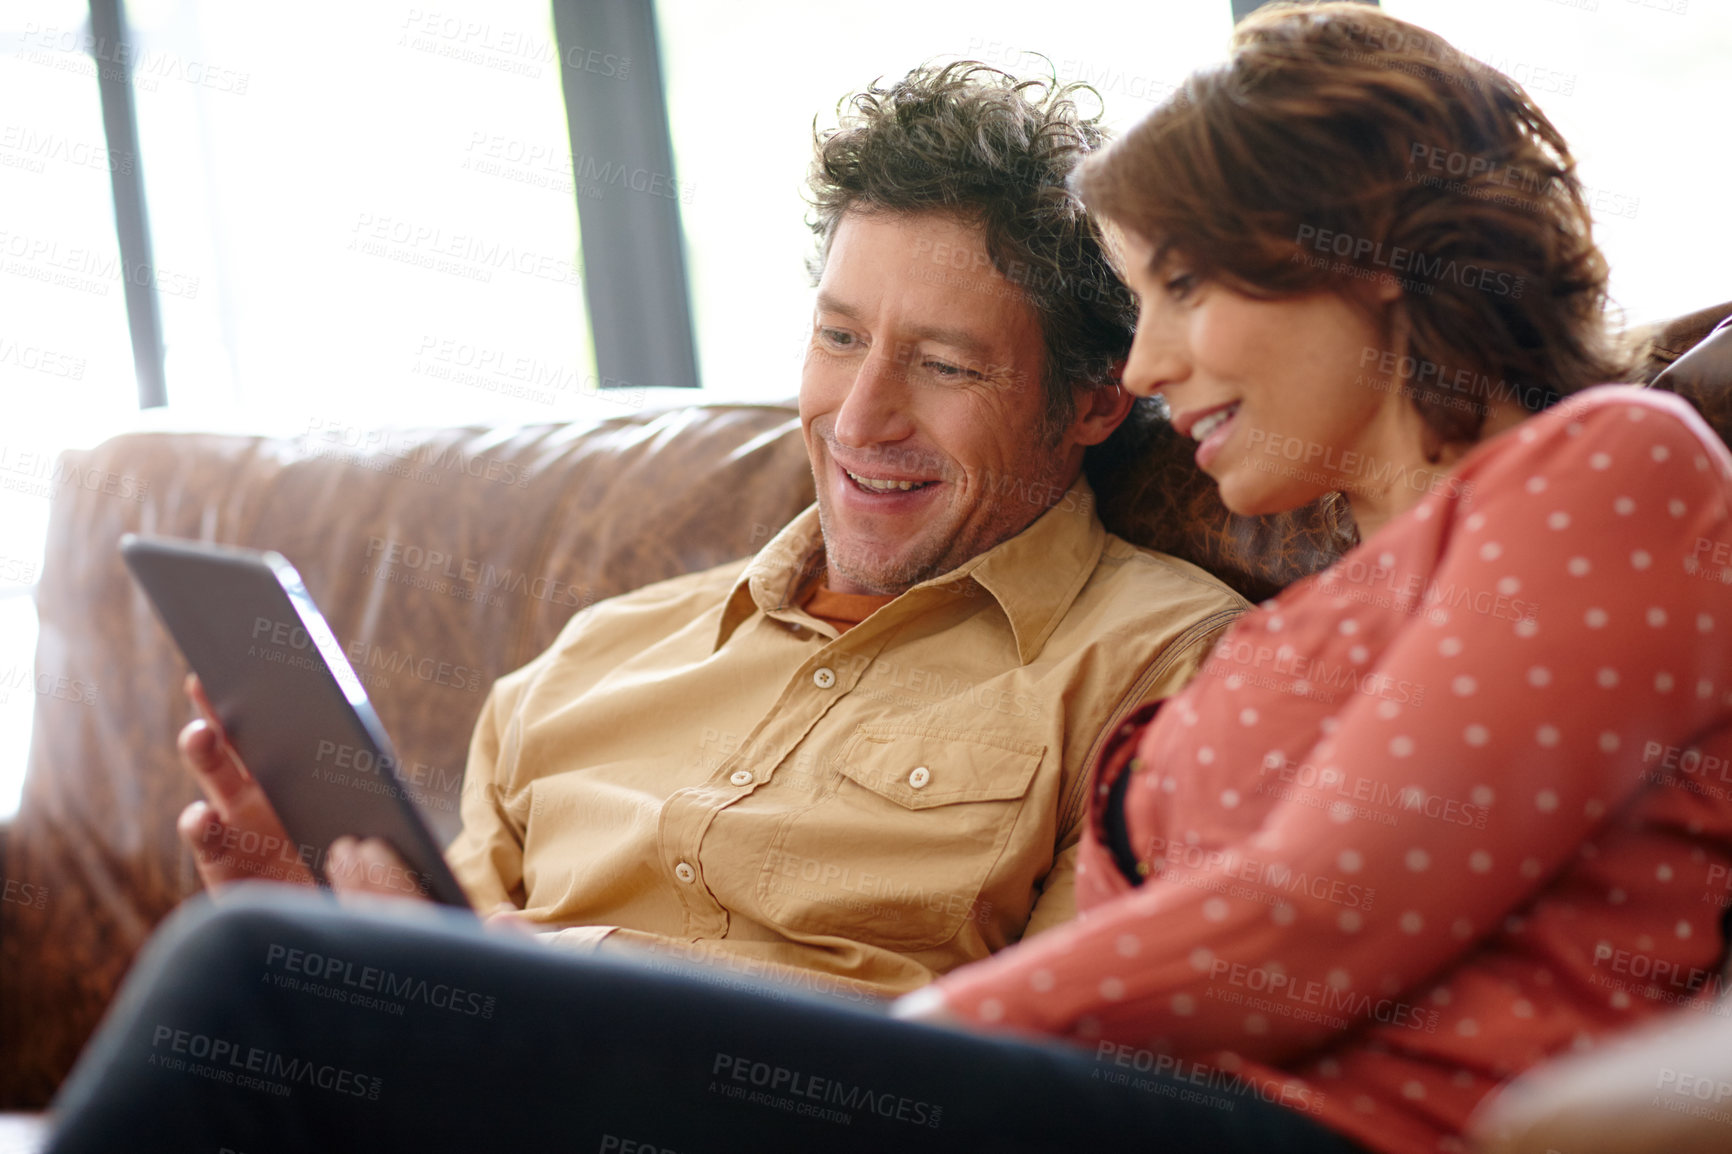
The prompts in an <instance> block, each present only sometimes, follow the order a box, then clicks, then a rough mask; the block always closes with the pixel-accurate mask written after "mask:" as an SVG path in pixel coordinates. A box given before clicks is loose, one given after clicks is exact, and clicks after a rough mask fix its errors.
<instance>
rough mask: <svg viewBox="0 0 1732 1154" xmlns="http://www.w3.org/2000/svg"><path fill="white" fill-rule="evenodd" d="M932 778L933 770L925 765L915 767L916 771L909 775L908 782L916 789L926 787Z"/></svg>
mask: <svg viewBox="0 0 1732 1154" xmlns="http://www.w3.org/2000/svg"><path fill="white" fill-rule="evenodd" d="M931 780H932V771H931V770H930V769H927V768H926V767H925V766H924V765H917V766H915V767H914V772H913V773H911V774H909V775H908V784H909V785H911V786H913V787H914V788H915V789H925V788H926V783H927V782H929V781H931Z"/></svg>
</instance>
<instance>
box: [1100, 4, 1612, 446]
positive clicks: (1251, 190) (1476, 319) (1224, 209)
mask: <svg viewBox="0 0 1732 1154" xmlns="http://www.w3.org/2000/svg"><path fill="white" fill-rule="evenodd" d="M1575 169H1576V165H1575V160H1574V158H1573V157H1572V156H1571V154H1570V150H1569V146H1568V145H1567V144H1566V143H1565V142H1564V139H1563V137H1562V136H1561V135H1559V133H1558V130H1557V129H1556V128H1554V127H1553V126H1552V123H1551V121H1550V120H1548V119H1547V118H1546V116H1545V114H1544V113H1542V112H1541V111H1540V110H1539V108H1538V107H1537V106H1536V105H1535V104H1534V102H1533V101H1532V100H1531V99H1530V98H1529V97H1528V95H1527V93H1526V92H1525V91H1523V89H1522V87H1521V85H1519V84H1517V83H1516V82H1515V81H1514V80H1512V79H1510V78H1509V77H1508V76H1505V75H1504V74H1503V73H1501V72H1499V71H1497V70H1496V69H1494V68H1491V67H1489V66H1487V65H1485V64H1483V63H1481V62H1480V61H1478V60H1475V59H1473V58H1471V57H1469V56H1466V55H1464V54H1463V53H1461V52H1460V51H1458V50H1457V49H1455V48H1454V47H1452V46H1451V45H1450V44H1449V43H1448V42H1447V41H1445V40H1444V39H1443V38H1442V37H1440V36H1437V35H1436V34H1434V33H1431V32H1427V31H1425V30H1424V29H1421V28H1418V27H1415V26H1414V25H1412V24H1407V23H1404V22H1402V21H1400V20H1396V19H1393V18H1392V17H1389V16H1387V15H1385V14H1383V13H1382V12H1380V11H1378V10H1377V9H1375V8H1371V7H1368V6H1366V5H1363V4H1356V3H1325V4H1315V5H1296V4H1291V3H1288V4H1279V5H1275V6H1271V7H1269V8H1265V9H1262V10H1260V11H1258V12H1257V13H1256V14H1254V15H1252V16H1251V17H1249V18H1247V19H1246V20H1245V21H1244V22H1243V23H1242V24H1240V25H1239V27H1238V29H1237V30H1236V31H1235V33H1234V36H1233V42H1232V51H1231V54H1230V56H1229V58H1228V60H1227V61H1226V63H1225V64H1223V65H1220V66H1217V67H1213V68H1209V69H1204V70H1201V71H1198V72H1196V73H1193V74H1192V75H1191V77H1190V78H1189V79H1188V80H1187V81H1186V82H1185V84H1184V86H1183V87H1182V88H1181V89H1180V90H1179V91H1178V92H1177V93H1175V94H1174V95H1173V96H1172V97H1171V98H1170V99H1168V100H1167V101H1166V102H1165V103H1164V104H1162V105H1161V106H1160V107H1159V108H1157V109H1156V110H1155V111H1154V112H1153V113H1151V114H1150V115H1149V116H1148V117H1147V118H1146V119H1144V120H1143V121H1142V122H1141V123H1139V124H1138V125H1137V126H1136V127H1135V128H1133V129H1131V131H1129V132H1128V133H1126V134H1125V136H1124V137H1123V138H1122V139H1121V140H1119V141H1118V142H1117V143H1115V144H1114V145H1113V146H1112V147H1111V148H1110V149H1108V150H1107V151H1106V152H1104V153H1102V154H1101V155H1100V156H1098V157H1095V158H1093V159H1091V160H1090V161H1088V162H1087V163H1086V164H1085V165H1083V166H1082V168H1081V169H1080V170H1079V172H1078V174H1077V176H1076V177H1075V178H1074V183H1075V185H1076V187H1077V188H1078V190H1079V191H1080V193H1081V194H1082V197H1083V199H1084V201H1085V202H1086V203H1087V204H1088V205H1089V206H1090V207H1091V208H1093V209H1095V210H1096V211H1097V212H1099V213H1101V214H1103V215H1104V216H1106V217H1108V218H1109V219H1111V220H1112V221H1113V222H1114V224H1115V225H1117V226H1119V227H1122V228H1124V229H1126V230H1128V231H1130V232H1132V233H1134V234H1136V235H1137V236H1138V237H1140V238H1142V239H1143V240H1144V241H1146V242H1147V243H1149V244H1151V245H1153V246H1154V248H1155V250H1156V253H1157V256H1159V255H1161V254H1162V253H1163V252H1169V251H1170V252H1173V253H1175V254H1177V255H1179V256H1181V257H1182V258H1183V260H1184V261H1185V262H1186V263H1187V266H1188V269H1189V270H1190V271H1193V272H1195V273H1196V274H1198V275H1199V276H1201V277H1203V278H1205V279H1212V280H1215V281H1218V282H1220V283H1222V284H1225V285H1226V286H1227V287H1229V288H1232V289H1234V290H1235V291H1238V292H1241V293H1245V294H1247V295H1250V296H1254V297H1259V298H1262V299H1278V298H1284V297H1293V296H1299V295H1303V294H1307V293H1312V292H1317V291H1324V290H1326V291H1334V292H1338V293H1340V294H1341V295H1342V296H1343V297H1344V298H1345V299H1348V300H1349V301H1353V302H1355V303H1357V304H1360V305H1361V306H1362V307H1366V308H1371V307H1373V306H1372V304H1371V300H1372V298H1371V295H1370V294H1369V293H1368V292H1367V291H1366V287H1367V284H1368V282H1370V281H1374V280H1379V279H1384V278H1389V277H1394V278H1396V279H1397V281H1398V282H1399V284H1400V285H1401V289H1402V293H1401V298H1400V303H1401V304H1402V306H1403V308H1402V310H1401V311H1402V312H1403V313H1405V317H1406V322H1407V326H1408V329H1407V346H1406V352H1407V353H1408V354H1409V355H1408V356H1407V357H1405V358H1402V359H1400V360H1399V361H1398V362H1395V363H1394V366H1393V369H1392V368H1391V364H1390V362H1394V361H1395V358H1386V359H1385V362H1384V363H1383V364H1382V366H1381V367H1382V368H1383V369H1384V370H1385V371H1386V372H1391V375H1392V377H1393V380H1394V382H1395V385H1396V387H1398V388H1399V389H1400V390H1401V391H1402V392H1404V393H1405V394H1406V395H1407V396H1408V397H1409V398H1410V400H1411V401H1412V403H1413V405H1414V406H1415V408H1417V409H1418V411H1419V413H1420V415H1421V416H1422V417H1423V418H1424V419H1425V421H1426V423H1427V425H1428V426H1429V427H1430V428H1431V430H1432V431H1433V432H1434V434H1435V435H1436V436H1437V438H1438V439H1439V440H1440V441H1441V442H1445V443H1447V442H1463V441H1467V442H1471V441H1475V440H1477V439H1478V437H1479V434H1480V429H1481V427H1482V425H1483V423H1484V419H1485V415H1486V411H1487V404H1488V403H1489V401H1490V399H1492V398H1494V397H1502V398H1505V399H1509V400H1514V401H1516V402H1517V403H1519V404H1520V405H1522V407H1524V408H1526V409H1528V410H1530V411H1538V410H1540V409H1543V408H1545V407H1547V406H1548V405H1550V404H1552V403H1554V402H1555V401H1556V400H1557V399H1558V398H1559V397H1560V396H1562V395H1565V394H1568V393H1571V392H1575V391H1576V390H1578V389H1582V388H1585V387H1587V386H1589V385H1593V384H1598V383H1601V382H1605V381H1611V380H1617V379H1620V378H1621V377H1622V375H1623V366H1622V365H1621V364H1620V363H1619V362H1618V360H1617V359H1616V357H1615V355H1614V354H1613V352H1612V350H1611V346H1610V345H1609V343H1608V341H1607V338H1606V332H1605V312H1606V304H1607V297H1606V275H1607V268H1606V261H1605V258H1604V257H1603V256H1602V255H1601V254H1600V250H1599V248H1598V247H1597V246H1596V245H1595V244H1594V240H1593V230H1592V223H1591V220H1590V218H1589V213H1588V207H1587V203H1586V200H1585V198H1584V195H1583V190H1582V185H1581V182H1580V180H1579V179H1578V178H1577V176H1576V171H1575ZM1385 323H1386V335H1388V336H1389V337H1390V338H1391V339H1394V327H1393V326H1394V324H1395V318H1394V315H1393V314H1391V315H1389V316H1388V317H1386V318H1385ZM1464 394H1465V395H1464ZM1468 398H1473V399H1472V400H1471V402H1470V401H1469V399H1468Z"/></svg>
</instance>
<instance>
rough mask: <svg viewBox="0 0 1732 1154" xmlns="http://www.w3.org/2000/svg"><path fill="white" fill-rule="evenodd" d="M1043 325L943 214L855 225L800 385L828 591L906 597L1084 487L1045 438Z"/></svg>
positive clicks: (876, 217)
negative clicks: (1060, 496)
mask: <svg viewBox="0 0 1732 1154" xmlns="http://www.w3.org/2000/svg"><path fill="white" fill-rule="evenodd" d="M1044 361H1045V346H1044V345H1043V343H1042V338H1041V329H1040V321H1039V319H1038V317H1037V316H1036V315H1035V312H1034V310H1033V309H1032V308H1031V307H1030V305H1029V304H1028V302H1027V301H1026V300H1024V299H1023V296H1022V293H1021V292H1020V290H1019V289H1018V288H1017V287H1016V286H1015V285H1012V284H1011V283H1010V282H1009V281H1007V280H1006V279H1005V278H1004V277H1003V276H1002V275H1001V274H1000V273H999V272H998V270H997V269H995V268H993V267H992V263H991V261H989V260H988V259H987V257H986V247H985V241H984V236H983V233H982V230H981V229H980V228H979V226H977V225H972V224H965V223H962V222H961V221H958V220H957V219H955V218H953V217H951V216H949V215H945V214H941V213H922V214H919V215H913V216H893V215H889V214H885V213H863V212H850V213H848V214H847V215H845V216H844V217H843V219H842V221H841V223H840V224H839V225H838V226H837V228H836V232H835V235H834V236H833V237H832V238H831V244H830V254H829V259H828V260H827V261H826V263H825V266H824V275H823V278H822V279H821V280H820V281H819V284H818V302H817V308H816V310H815V312H814V315H813V320H812V337H811V343H810V344H809V345H808V346H807V349H806V363H805V369H804V372H803V374H802V377H801V385H800V423H801V425H802V427H803V429H804V431H805V436H806V451H807V453H808V454H809V455H810V457H811V459H812V473H813V476H814V477H815V479H816V481H817V488H818V514H819V518H820V522H821V525H822V527H823V532H824V549H825V554H826V560H827V564H828V568H829V575H828V578H827V580H828V584H829V586H830V588H832V589H834V590H836V591H837V592H854V593H900V592H902V591H903V590H905V589H908V588H910V587H911V586H913V585H916V584H918V583H919V582H921V581H924V580H926V579H927V578H929V577H934V576H937V575H938V574H941V573H945V572H948V571H949V570H951V569H954V568H956V566H958V565H960V564H962V563H963V562H964V561H967V560H968V559H969V558H970V557H973V556H975V555H976V554H978V553H982V552H985V551H986V550H988V549H990V548H992V547H993V546H994V545H996V544H998V543H999V542H1001V541H1004V540H1006V539H1007V538H1009V537H1013V536H1015V535H1016V534H1017V533H1019V532H1021V531H1022V530H1023V529H1024V528H1025V527H1027V525H1028V524H1029V523H1030V522H1032V521H1033V520H1034V519H1035V518H1036V517H1038V516H1039V515H1040V514H1041V513H1042V512H1044V511H1045V510H1046V507H1047V502H1048V500H1050V499H1051V498H1052V497H1053V496H1055V495H1056V493H1055V487H1056V491H1057V492H1062V491H1063V490H1064V489H1065V488H1066V487H1067V486H1068V485H1069V484H1070V482H1071V480H1073V479H1074V478H1075V476H1076V472H1077V469H1078V467H1079V466H1080V464H1081V462H1082V446H1081V444H1079V443H1078V440H1077V438H1076V436H1075V432H1074V423H1073V429H1072V430H1061V431H1060V432H1059V433H1058V435H1057V436H1056V437H1051V436H1049V435H1048V432H1047V430H1046V429H1045V420H1044V418H1045V413H1046V398H1045V392H1044V387H1043V385H1042V378H1041V371H1042V368H1043V366H1044Z"/></svg>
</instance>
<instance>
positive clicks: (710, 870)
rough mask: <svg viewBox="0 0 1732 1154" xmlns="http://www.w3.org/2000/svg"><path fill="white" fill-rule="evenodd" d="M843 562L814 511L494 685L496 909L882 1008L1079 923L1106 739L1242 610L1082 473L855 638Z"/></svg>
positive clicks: (611, 611)
mask: <svg viewBox="0 0 1732 1154" xmlns="http://www.w3.org/2000/svg"><path fill="white" fill-rule="evenodd" d="M822 547H823V542H822V538H821V536H820V534H819V529H818V517H817V511H816V509H815V508H812V509H808V510H807V511H806V512H805V513H803V514H801V515H800V516H799V517H798V518H796V519H795V520H794V521H793V522H792V523H791V524H790V525H789V526H788V527H787V528H786V529H784V530H783V531H782V533H781V534H779V535H778V536H777V537H776V538H775V539H774V540H772V541H771V542H770V543H769V544H768V545H767V546H765V548H764V549H763V551H762V552H760V553H759V554H758V555H757V556H756V557H754V558H752V559H751V560H750V561H741V562H735V563H732V564H729V565H724V566H722V567H720V568H717V569H712V570H709V571H708V572H703V573H696V574H691V575H688V576H685V577H680V578H676V579H674V580H671V581H664V582H661V583H659V584H656V585H652V586H649V587H647V588H644V589H640V590H637V591H636V592H633V593H629V594H627V595H625V596H622V597H616V598H614V599H612V600H610V601H606V602H602V603H600V604H598V605H595V606H593V607H592V608H590V609H587V610H585V611H584V612H582V613H579V614H578V615H577V616H576V617H574V618H573V619H572V620H571V622H570V623H569V624H568V625H567V626H566V628H565V629H564V630H563V632H561V634H560V636H559V638H558V640H557V641H556V642H555V643H554V644H553V646H552V647H551V648H550V649H548V650H547V652H545V653H543V654H542V655H541V656H540V657H537V658H536V659H535V660H534V661H532V662H531V663H530V664H528V665H526V666H525V667H523V668H522V669H520V670H517V671H516V672H514V673H511V674H509V675H507V676H506V677H503V678H501V679H500V680H499V682H498V683H497V684H496V685H495V686H494V688H493V690H492V693H491V694H490V696H489V698H488V701H487V704H486V706H485V708H484V709H483V711H482V715H481V720H480V722H479V724H478V725H477V727H476V732H475V738H474V742H473V745H472V746H471V749H470V758H469V768H468V776H467V780H466V783H465V788H464V795H463V809H462V813H463V829H462V832H461V833H460V834H459V835H458V836H457V838H456V840H455V841H454V842H453V843H452V844H451V846H450V847H449V849H448V850H447V852H446V856H447V858H448V859H449V860H450V863H451V866H452V869H453V870H454V871H455V872H456V874H457V876H458V877H459V878H460V879H461V880H462V882H463V884H464V885H465V887H467V889H468V890H469V893H470V895H471V897H472V898H473V899H474V901H475V903H476V905H477V907H478V908H481V909H483V910H486V909H488V908H490V907H491V906H493V905H495V904H496V903H499V902H502V901H509V902H511V903H513V904H515V905H518V906H521V907H522V908H523V909H524V910H526V911H527V912H528V914H529V915H530V917H531V919H532V920H534V921H536V922H538V923H542V924H545V925H547V926H548V927H550V928H565V932H564V933H563V934H562V935H561V937H562V938H563V939H573V940H576V941H595V940H599V939H601V938H603V937H605V938H607V944H608V945H609V946H613V945H615V944H636V945H639V946H649V947H653V948H655V949H657V950H658V951H667V952H675V953H684V954H688V955H692V956H696V957H699V958H707V959H709V960H711V961H725V962H727V963H728V964H730V965H731V966H732V967H733V968H735V969H742V968H743V969H746V970H749V971H757V972H766V973H776V974H778V975H780V976H783V977H788V976H800V975H805V976H806V977H807V978H808V980H811V976H812V975H821V977H820V978H819V979H818V980H819V981H823V982H824V983H825V984H832V983H834V984H836V985H839V986H841V987H843V988H853V989H858V990H865V991H869V992H872V993H877V994H895V993H901V992H904V991H907V990H910V989H914V988H916V987H918V986H920V985H922V984H924V983H926V982H928V981H930V980H931V979H932V978H934V977H935V976H937V975H939V974H942V973H945V972H947V971H949V970H952V969H954V968H955V967H957V966H960V965H963V964H964V963H967V962H971V961H975V960H977V959H979V958H983V957H985V956H987V955H988V954H990V953H992V952H993V951H995V950H998V949H1001V948H1003V947H1004V946H1006V945H1009V944H1010V943H1012V942H1015V941H1017V940H1018V939H1020V938H1022V937H1024V936H1026V935H1028V934H1032V933H1036V932H1038V931H1040V930H1043V929H1046V928H1048V927H1051V926H1053V925H1056V924H1058V923H1060V922H1063V921H1066V920H1068V919H1069V918H1070V917H1071V916H1072V915H1073V914H1074V913H1075V909H1076V904H1075V898H1074V888H1075V886H1074V882H1075V879H1074V871H1075V866H1076V857H1077V846H1078V843H1079V841H1080V839H1081V836H1082V829H1083V818H1084V814H1085V813H1086V798H1085V790H1086V786H1087V781H1086V777H1087V770H1088V767H1089V765H1090V763H1091V761H1092V758H1093V755H1094V753H1095V751H1096V750H1097V749H1098V747H1099V746H1100V744H1101V743H1102V741H1103V740H1104V738H1105V736H1106V734H1107V733H1108V732H1109V730H1110V728H1111V726H1112V725H1113V724H1114V723H1115V722H1116V721H1117V720H1118V719H1119V718H1121V717H1123V716H1124V715H1125V714H1127V713H1129V712H1130V711H1131V710H1133V709H1134V708H1135V707H1136V706H1138V705H1139V704H1141V703H1143V702H1146V701H1151V700H1155V699H1158V698H1161V697H1165V696H1167V695H1169V694H1171V693H1172V692H1174V691H1175V690H1177V689H1178V688H1179V687H1180V686H1182V685H1183V684H1184V683H1185V682H1186V681H1187V680H1188V679H1189V678H1190V677H1191V676H1192V674H1193V673H1194V672H1195V671H1196V670H1197V668H1198V666H1199V664H1200V663H1201V661H1202V660H1203V659H1204V658H1205V657H1206V656H1207V654H1208V653H1209V649H1210V645H1211V643H1212V641H1213V639H1214V638H1215V636H1216V635H1217V634H1218V633H1219V632H1220V631H1221V630H1222V629H1223V628H1224V627H1225V626H1226V625H1227V624H1228V622H1229V621H1230V620H1231V619H1232V618H1233V617H1235V616H1236V615H1237V614H1238V613H1239V612H1240V611H1241V610H1242V609H1243V608H1244V604H1245V603H1244V601H1243V600H1242V599H1241V598H1240V597H1238V596H1237V595H1236V594H1234V593H1233V592H1231V591H1230V590H1229V589H1227V587H1226V586H1224V585H1222V584H1221V583H1220V582H1219V581H1217V580H1216V579H1215V578H1213V577H1211V576H1209V575H1208V574H1207V573H1205V572H1204V571H1203V570H1201V569H1198V568H1196V567H1195V566H1193V565H1190V564H1187V563H1186V562H1183V561H1180V560H1178V559H1176V558H1173V557H1169V556H1166V555H1165V554H1160V553H1155V552H1151V551H1149V550H1144V549H1138V548H1135V547H1133V546H1131V545H1129V544H1127V543H1126V542H1125V541H1123V540H1121V539H1119V538H1117V537H1114V536H1112V535H1110V534H1108V533H1107V532H1106V530H1105V529H1104V528H1102V526H1101V523H1100V521H1099V519H1098V518H1097V517H1096V516H1095V512H1094V495H1093V493H1092V492H1090V490H1089V488H1088V485H1087V483H1086V482H1085V481H1082V480H1080V479H1079V480H1078V482H1077V483H1076V485H1075V486H1073V487H1072V489H1071V490H1070V491H1069V492H1068V493H1067V494H1066V495H1065V497H1064V499H1063V500H1062V501H1061V502H1060V503H1059V504H1057V505H1055V506H1054V507H1053V508H1051V509H1049V510H1048V511H1047V512H1045V513H1044V514H1042V515H1041V517H1040V518H1039V519H1038V520H1036V521H1035V522H1034V523H1033V524H1032V525H1030V526H1029V527H1028V528H1027V529H1025V530H1024V531H1023V532H1022V533H1020V534H1018V535H1017V536H1016V537H1013V538H1012V539H1010V540H1008V541H1005V542H1004V543H1002V544H1000V545H998V546H997V547H995V548H993V549H990V550H988V551H987V552H985V553H983V554H981V555H979V556H977V557H974V558H973V559H971V560H970V561H968V562H966V563H965V564H963V565H961V566H959V567H958V568H956V569H954V570H952V571H951V572H949V573H946V574H944V575H943V576H940V577H935V578H933V579H931V580H929V581H926V582H923V583H922V584H920V585H917V586H915V587H914V588H913V589H910V590H909V591H908V592H906V593H904V594H902V595H901V596H900V597H898V598H896V599H895V600H894V601H892V602H891V603H889V604H888V605H886V606H884V607H883V608H881V609H879V610H878V611H877V612H876V613H873V614H872V615H871V616H870V617H868V618H867V619H866V620H865V621H863V622H862V623H861V624H859V625H857V626H855V627H854V628H852V629H850V630H848V632H846V633H845V634H841V635H838V633H837V631H836V630H835V629H834V628H833V627H831V626H830V625H827V624H825V623H824V622H822V621H820V620H818V619H817V618H815V617H812V616H811V615H809V614H807V613H806V612H804V611H803V610H802V609H800V608H799V606H798V605H797V604H796V601H797V598H798V597H799V594H800V592H801V590H802V587H803V586H804V585H805V583H806V582H807V581H808V580H810V578H811V576H812V574H813V573H814V572H815V569H816V567H817V566H819V565H821V564H822ZM566 927H571V928H566Z"/></svg>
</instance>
